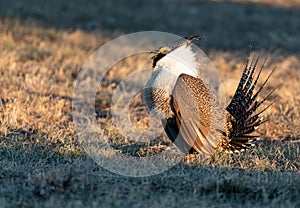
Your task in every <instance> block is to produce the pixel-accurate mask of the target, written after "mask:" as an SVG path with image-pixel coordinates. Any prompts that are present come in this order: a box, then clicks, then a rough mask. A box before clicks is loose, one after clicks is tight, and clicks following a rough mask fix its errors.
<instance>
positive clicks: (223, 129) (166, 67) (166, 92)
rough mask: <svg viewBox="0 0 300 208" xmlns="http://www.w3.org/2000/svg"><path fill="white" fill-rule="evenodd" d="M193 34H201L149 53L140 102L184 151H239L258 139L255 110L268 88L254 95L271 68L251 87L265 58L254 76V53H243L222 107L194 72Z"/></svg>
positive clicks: (259, 119)
mask: <svg viewBox="0 0 300 208" xmlns="http://www.w3.org/2000/svg"><path fill="white" fill-rule="evenodd" d="M195 39H201V38H200V37H199V36H190V37H187V38H184V39H182V40H178V41H176V42H175V43H173V44H171V45H169V46H166V47H161V48H159V49H158V50H155V51H152V52H151V53H154V56H153V57H152V59H153V71H152V73H151V75H150V77H149V79H148V81H147V84H146V86H145V88H144V92H143V97H144V100H145V103H146V106H147V108H148V109H149V110H150V112H154V113H155V114H156V115H158V116H160V118H161V120H162V124H163V126H164V130H165V132H166V134H167V136H168V137H169V139H171V141H172V142H173V143H175V145H176V146H177V147H178V148H179V149H180V150H181V151H182V152H184V153H186V154H188V153H194V152H198V153H200V154H202V155H204V156H209V155H211V154H213V153H214V152H215V151H226V152H240V151H243V150H245V149H247V148H249V147H251V146H253V145H254V143H255V141H257V140H258V139H259V137H258V136H257V135H253V132H255V130H256V129H257V128H258V126H259V125H261V124H262V123H264V122H265V121H266V120H264V119H263V118H262V117H260V115H261V114H262V113H263V112H264V111H265V110H266V109H267V108H268V107H269V106H270V105H268V106H266V107H265V108H264V109H262V110H261V111H258V108H259V107H260V106H261V105H262V104H263V103H264V102H265V101H266V100H267V99H268V98H269V97H270V95H271V94H272V93H273V91H274V90H272V91H271V92H270V93H269V94H268V95H267V97H266V98H264V99H263V100H261V101H259V100H258V95H259V94H260V92H261V91H262V90H263V88H264V86H265V84H266V83H267V81H268V79H269V78H270V76H271V75H272V73H273V72H274V70H273V71H272V72H271V73H270V74H269V76H268V77H267V79H266V80H265V82H264V83H263V84H262V85H261V87H260V88H258V89H257V90H256V92H254V89H255V87H256V84H257V82H258V79H259V77H260V74H261V72H262V69H263V66H264V63H265V62H264V63H263V64H262V66H261V68H260V70H259V71H258V74H257V75H256V76H255V71H256V67H257V64H258V61H259V56H257V57H256V58H253V59H252V60H250V56H249V57H248V60H247V62H246V65H245V68H244V71H243V73H242V76H241V79H240V82H239V84H238V87H237V89H236V92H235V94H234V96H233V98H232V100H231V102H230V104H229V105H228V106H227V107H226V108H225V109H224V107H223V108H222V107H220V106H219V104H218V100H217V98H216V96H215V95H214V94H213V93H212V92H211V90H210V88H209V87H207V85H206V84H205V83H204V82H203V79H201V77H200V75H199V73H198V72H197V67H198V64H197V61H196V57H195V55H196V54H195V53H194V52H193V49H192V45H191V42H192V41H193V40H195ZM178 56H180V57H179V58H182V60H183V61H182V60H178V59H176V57H178ZM185 60H186V63H183V62H184V61H185Z"/></svg>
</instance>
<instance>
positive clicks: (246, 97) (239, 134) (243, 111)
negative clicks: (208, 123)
mask: <svg viewBox="0 0 300 208" xmlns="http://www.w3.org/2000/svg"><path fill="white" fill-rule="evenodd" d="M259 58H260V55H257V57H256V58H253V59H252V60H251V63H250V55H249V57H248V59H247V62H246V65H245V68H244V71H243V74H242V76H241V79H240V82H239V84H238V87H237V89H236V92H235V94H234V96H233V98H232V100H231V102H230V104H229V105H228V106H227V108H226V110H227V111H228V114H227V117H226V121H227V132H222V133H223V137H224V140H225V141H226V142H223V143H222V149H223V150H225V151H227V152H239V151H243V150H244V149H247V148H249V147H250V146H253V145H254V142H255V141H257V140H259V136H258V135H253V132H255V131H256V129H257V128H258V127H259V126H260V125H261V124H262V123H264V122H266V121H267V119H264V118H263V117H261V114H262V113H263V112H264V111H265V110H266V109H268V108H269V107H270V106H271V104H273V102H272V103H271V104H269V105H267V106H266V107H265V108H264V109H263V110H261V111H259V112H257V110H258V108H259V107H260V106H261V105H262V104H263V103H264V102H265V101H266V100H268V99H269V98H270V96H271V95H272V94H273V92H274V91H275V89H276V88H275V89H274V90H272V91H271V92H269V94H268V95H267V96H266V97H265V98H264V99H262V100H261V101H259V99H258V96H259V94H260V93H261V91H262V90H263V89H264V87H265V85H266V83H267V82H268V80H269V78H270V77H271V75H272V74H273V73H274V70H275V68H274V69H273V70H272V71H271V73H270V74H269V76H268V77H267V79H266V80H265V81H264V83H263V84H262V85H261V87H260V88H259V89H258V90H257V92H256V93H254V89H255V87H256V85H257V82H258V80H259V77H260V75H261V72H262V70H263V68H264V65H265V63H266V59H265V60H264V61H263V64H262V65H261V68H260V70H259V71H258V74H257V76H256V77H255V71H256V67H257V64H258V61H259Z"/></svg>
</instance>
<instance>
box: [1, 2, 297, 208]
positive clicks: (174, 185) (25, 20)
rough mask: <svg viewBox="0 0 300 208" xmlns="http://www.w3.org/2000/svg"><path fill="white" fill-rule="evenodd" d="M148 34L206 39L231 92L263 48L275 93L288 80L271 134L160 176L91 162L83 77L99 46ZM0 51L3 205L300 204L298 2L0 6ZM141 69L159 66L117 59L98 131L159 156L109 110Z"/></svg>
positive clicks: (101, 92)
mask: <svg viewBox="0 0 300 208" xmlns="http://www.w3.org/2000/svg"><path fill="white" fill-rule="evenodd" d="M138 31H164V32H168V33H173V34H176V35H179V36H187V35H190V34H198V35H200V36H202V37H204V42H201V43H196V44H197V45H198V46H199V47H200V48H201V49H203V51H204V52H205V53H206V54H207V55H208V57H209V58H210V59H211V60H212V62H213V64H214V66H215V68H216V69H217V71H218V73H219V75H220V77H221V80H222V82H223V85H224V87H225V92H226V96H227V99H229V98H230V95H232V93H233V92H234V90H235V87H236V83H237V81H238V79H239V77H240V74H241V72H242V69H243V66H244V63H245V60H246V59H247V53H248V49H249V43H250V42H253V46H254V51H260V50H261V49H262V50H263V54H264V56H267V57H269V59H268V62H267V64H266V67H265V70H264V71H263V74H262V79H261V80H263V79H264V78H266V77H267V75H268V74H269V73H270V72H271V70H272V69H273V68H274V67H276V72H275V73H274V75H273V76H272V78H271V79H270V81H269V83H268V86H267V89H266V90H267V91H268V90H271V89H272V88H274V87H276V86H278V85H280V86H281V87H280V88H279V89H278V90H277V91H276V93H275V95H274V98H276V102H275V103H274V104H273V105H272V106H271V107H270V108H269V109H268V110H267V111H266V112H265V113H264V115H265V116H266V117H268V118H269V119H270V121H268V122H267V123H265V124H263V125H262V126H261V128H260V129H259V133H260V134H261V138H262V141H261V142H259V143H258V144H257V146H256V147H254V148H252V149H250V150H247V151H245V152H243V153H240V154H233V155H228V154H225V153H218V154H216V155H214V156H213V157H212V158H210V159H207V160H204V161H203V160H197V159H195V160H194V161H192V162H190V163H186V162H184V161H182V162H180V163H178V164H177V165H175V166H174V167H172V168H171V169H169V170H167V171H165V172H163V173H160V174H157V175H153V176H150V177H140V178H135V177H126V176H121V175H117V174H114V173H111V172H109V171H107V170H106V169H104V168H102V167H101V166H99V165H98V164H97V163H96V162H95V161H94V160H92V159H91V158H90V157H89V156H88V154H87V152H86V151H85V150H84V148H83V146H82V143H81V142H80V141H79V140H78V137H79V135H78V132H75V130H74V124H73V119H72V99H73V92H74V87H75V85H76V80H77V76H78V75H79V73H80V70H81V69H82V66H83V65H84V64H85V63H86V61H87V59H88V57H89V56H90V55H91V54H92V53H93V52H94V51H95V50H96V49H97V48H99V47H100V46H102V45H103V44H105V43H107V42H109V41H110V40H113V39H114V38H116V37H119V36H121V35H124V34H128V33H132V32H138ZM0 56H1V59H0V98H1V101H0V207H1V208H2V207H240V206H245V207H299V206H300V188H299V184H300V175H299V171H300V148H299V142H300V118H299V116H300V107H299V104H300V73H299V70H300V2H299V1H298V0H290V1H284V0H275V1H271V0H249V1H242V0H232V1H229V0H228V1H227V0H215V1H200V0H188V1H183V0H174V1H172V0H164V1H158V0H157V1H156V0H154V1H141V0H131V1H121V0H115V1H108V0H107V1H96V0H89V1H79V0H73V1H67V0H65V1H58V0H52V1H37V0H28V1H1V2H0ZM137 66H138V67H149V66H151V56H150V55H149V54H142V55H140V56H138V57H129V58H127V59H124V60H122V61H121V62H120V63H118V64H116V65H115V66H114V67H113V68H112V69H111V71H110V73H108V74H107V80H108V82H107V83H108V84H107V83H104V84H103V85H101V86H99V88H98V92H97V97H96V104H95V105H96V113H97V116H98V120H97V125H98V126H97V128H98V129H97V131H100V132H102V133H105V135H107V137H108V138H109V142H110V143H111V145H113V146H114V147H115V148H116V149H118V150H120V151H125V152H126V153H128V154H131V155H134V156H135V157H143V156H145V155H147V154H149V152H150V154H156V153H157V152H155V151H153V148H152V149H149V148H150V147H149V146H147V145H146V146H145V145H144V146H142V145H139V144H135V143H132V141H128V140H127V139H126V138H124V137H122V135H120V134H119V133H118V132H117V131H116V130H115V128H114V126H113V120H112V118H111V117H110V116H109V115H107V114H105V112H106V111H105V110H107V109H109V107H110V106H109V104H110V103H109V100H110V99H111V95H112V93H113V91H114V89H115V83H116V82H118V80H121V79H122V78H123V77H124V76H125V75H126V74H128V73H129V72H131V71H134V70H135V69H136V67H137ZM260 84H261V82H260V83H259V85H260ZM264 95H266V93H262V95H261V96H262V97H264ZM132 107H133V110H134V109H135V107H136V106H134V105H133V106H132ZM138 110H139V109H137V111H133V112H134V113H135V112H136V113H139V111H138ZM102 113H104V114H105V115H100V114H102ZM108 114H109V113H108ZM132 116H133V118H134V116H135V114H133V115H132ZM135 122H137V126H142V127H144V126H145V125H147V124H146V123H145V122H144V123H143V120H140V123H138V122H139V121H135ZM159 145H160V147H162V148H166V147H167V146H168V145H170V142H169V141H168V140H162V141H160V142H159ZM129 147H130V148H129ZM132 148H133V149H132ZM107 157H110V155H107Z"/></svg>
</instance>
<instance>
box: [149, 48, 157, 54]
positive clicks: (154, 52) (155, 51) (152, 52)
mask: <svg viewBox="0 0 300 208" xmlns="http://www.w3.org/2000/svg"><path fill="white" fill-rule="evenodd" d="M149 53H150V54H158V50H157V49H156V50H153V51H150V52H149Z"/></svg>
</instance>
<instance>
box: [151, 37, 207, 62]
mask: <svg viewBox="0 0 300 208" xmlns="http://www.w3.org/2000/svg"><path fill="white" fill-rule="evenodd" d="M193 40H203V38H201V37H200V36H198V35H192V36H189V37H184V39H180V40H178V41H175V42H174V43H172V44H171V45H168V46H164V47H160V48H159V49H157V50H154V51H151V52H150V53H151V54H154V56H152V59H153V64H152V66H153V68H154V67H155V66H156V64H157V62H158V61H159V60H160V59H162V58H163V57H164V56H166V55H167V54H169V53H171V52H172V51H174V50H176V49H177V48H179V47H181V46H189V45H190V44H191V42H192V41H193Z"/></svg>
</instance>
